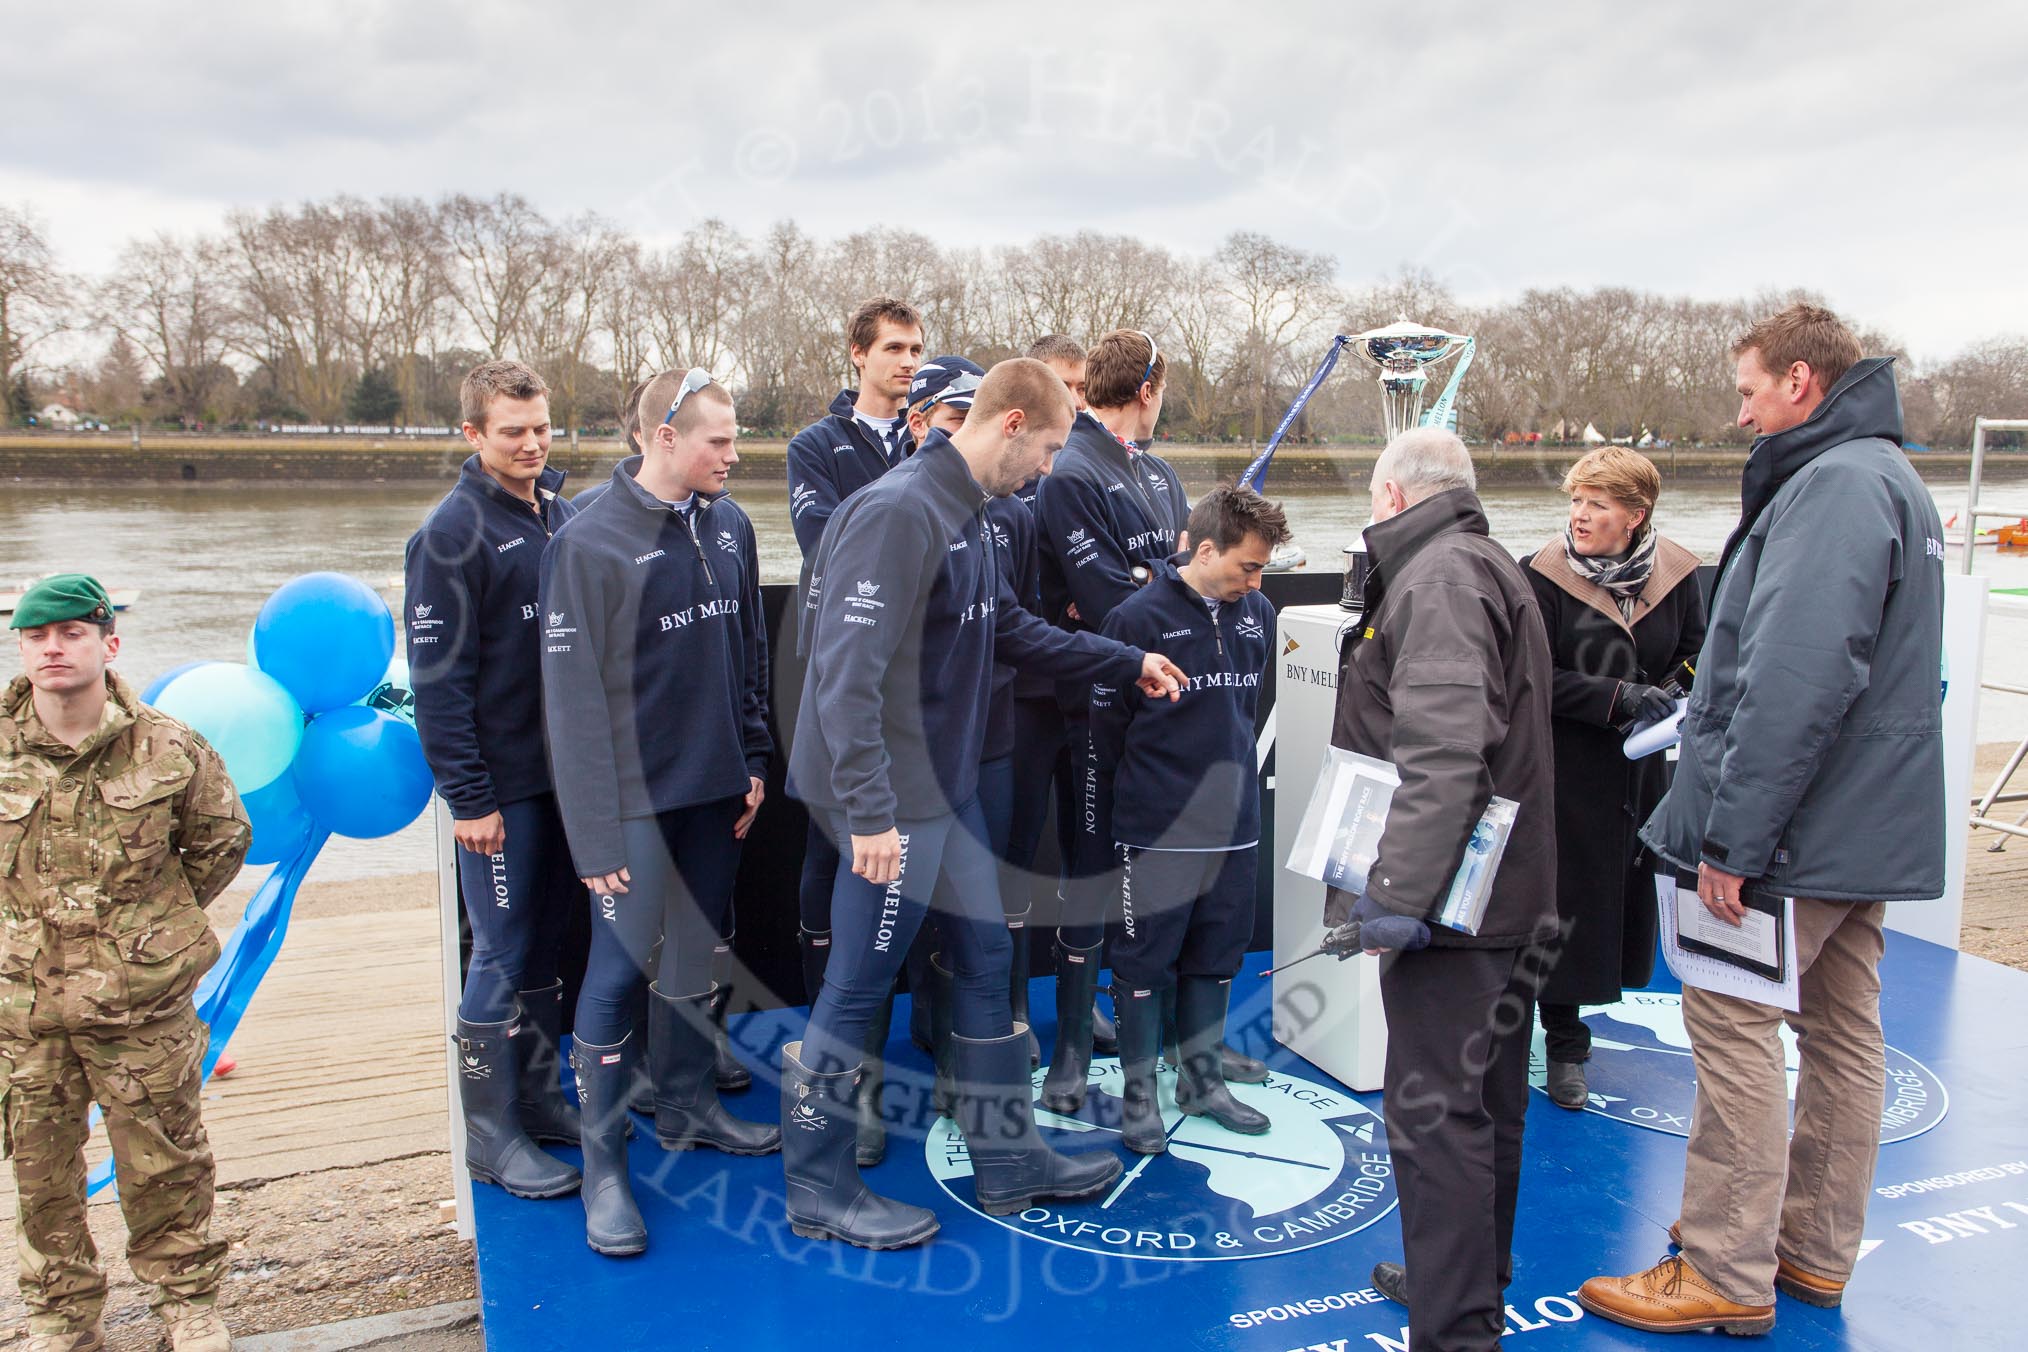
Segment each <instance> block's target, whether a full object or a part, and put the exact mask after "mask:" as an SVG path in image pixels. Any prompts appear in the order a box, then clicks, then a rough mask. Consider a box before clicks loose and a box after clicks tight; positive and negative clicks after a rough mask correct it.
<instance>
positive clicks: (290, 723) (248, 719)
mask: <svg viewBox="0 0 2028 1352" xmlns="http://www.w3.org/2000/svg"><path fill="white" fill-rule="evenodd" d="M154 705H155V707H156V708H157V709H160V710H161V711H162V712H163V713H165V714H168V715H169V716H170V717H171V718H174V719H177V720H179V721H180V722H184V723H188V724H189V725H190V726H191V727H193V728H195V729H197V730H198V731H199V732H201V733H203V734H204V740H205V741H207V742H210V743H211V745H212V746H213V748H215V749H216V750H217V752H218V754H219V755H220V756H222V757H224V758H225V769H226V773H227V774H229V775H231V776H232V783H233V787H234V788H236V789H238V790H239V792H240V795H241V796H242V797H244V796H245V795H247V794H249V793H252V792H253V791H254V790H255V789H260V788H265V787H266V786H267V785H269V784H272V783H274V782H275V780H276V779H278V778H280V777H281V774H282V772H283V771H284V770H286V769H288V768H289V762H290V761H292V760H294V759H295V758H296V747H297V746H298V745H299V744H300V743H301V742H302V740H303V710H302V707H301V706H300V705H298V704H297V703H296V701H295V699H294V698H293V697H292V696H290V694H289V692H288V691H287V690H284V689H283V688H282V687H281V685H280V684H279V683H278V682H276V681H275V679H274V678H273V677H271V676H268V675H266V674H264V673H262V672H258V671H255V670H254V669H253V668H251V667H243V666H241V665H240V664H239V663H237V662H206V663H203V664H202V665H200V666H196V667H193V668H191V669H190V670H189V671H186V672H184V673H183V674H182V675H180V676H178V677H177V678H176V679H175V680H173V681H171V682H169V684H167V685H165V686H163V687H162V691H161V693H160V694H158V695H157V696H156V697H155V699H154Z"/></svg>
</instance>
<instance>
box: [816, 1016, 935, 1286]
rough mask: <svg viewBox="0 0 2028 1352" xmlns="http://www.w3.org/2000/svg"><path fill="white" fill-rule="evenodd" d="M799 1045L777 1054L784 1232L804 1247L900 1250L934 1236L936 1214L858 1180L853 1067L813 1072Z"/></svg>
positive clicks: (857, 1076)
mask: <svg viewBox="0 0 2028 1352" xmlns="http://www.w3.org/2000/svg"><path fill="white" fill-rule="evenodd" d="M802 1055H803V1044H802V1043H800V1042H790V1043H786V1044H784V1045H783V1047H782V1175H783V1179H784V1181H785V1182H786V1184H787V1192H788V1210H789V1228H790V1229H791V1230H793V1231H794V1232H795V1233H797V1234H799V1235H801V1236H803V1237H804V1238H805V1239H836V1240H841V1241H843V1242H844V1243H847V1244H856V1245H858V1246H859V1247H860V1248H862V1249H905V1248H907V1247H909V1246H910V1245H912V1244H920V1243H922V1242H923V1241H924V1240H926V1239H928V1238H929V1237H930V1236H932V1235H934V1234H935V1233H936V1232H937V1217H936V1213H935V1212H933V1211H929V1210H927V1209H925V1208H923V1207H919V1206H910V1205H909V1204H908V1203H906V1202H897V1201H895V1200H894V1199H893V1198H891V1197H882V1196H881V1195H880V1194H879V1193H877V1192H875V1191H873V1189H871V1188H869V1187H867V1186H866V1184H865V1182H864V1180H862V1179H861V1178H860V1177H859V1165H858V1163H857V1161H856V1160H855V1159H854V1155H855V1153H856V1150H857V1141H858V1133H857V1132H856V1131H855V1130H854V1128H853V1124H852V1118H853V1106H854V1104H855V1102H856V1100H857V1095H856V1093H855V1085H856V1083H857V1081H858V1079H859V1067H857V1066H851V1067H849V1068H846V1069H842V1070H835V1071H826V1072H825V1073H823V1074H817V1073H815V1072H813V1071H812V1070H811V1069H810V1068H809V1067H807V1066H805V1065H804V1064H803V1062H802Z"/></svg>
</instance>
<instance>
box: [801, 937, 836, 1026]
mask: <svg viewBox="0 0 2028 1352" xmlns="http://www.w3.org/2000/svg"><path fill="white" fill-rule="evenodd" d="M796 948H797V950H798V951H799V952H800V953H801V954H802V957H803V1003H804V1004H806V1005H808V1006H810V1008H812V1009H815V1008H816V1007H817V995H818V993H819V992H821V991H822V990H823V989H824V969H825V968H826V967H827V966H829V965H830V962H831V931H829V930H807V929H798V930H797V931H796Z"/></svg>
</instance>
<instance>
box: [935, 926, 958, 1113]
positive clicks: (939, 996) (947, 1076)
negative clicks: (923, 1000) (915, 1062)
mask: <svg viewBox="0 0 2028 1352" xmlns="http://www.w3.org/2000/svg"><path fill="white" fill-rule="evenodd" d="M930 995H931V1007H930V1015H931V1017H930V1042H931V1044H932V1045H933V1047H934V1048H935V1050H934V1051H932V1052H931V1057H932V1059H934V1061H935V1062H936V1079H935V1080H934V1081H933V1082H932V1084H931V1086H930V1107H932V1108H934V1109H936V1114H937V1116H938V1117H953V1116H956V1114H957V1111H958V1052H957V1048H956V1047H955V1046H954V1045H953V1044H952V1042H951V1034H952V1032H953V1031H954V1030H953V1028H952V1027H951V1022H952V1019H953V1017H954V1016H955V1015H956V1013H957V1004H956V1001H957V983H956V982H955V981H953V980H952V979H951V969H950V968H949V967H946V966H945V965H944V955H943V954H941V953H938V954H935V955H934V956H932V957H931V958H930Z"/></svg>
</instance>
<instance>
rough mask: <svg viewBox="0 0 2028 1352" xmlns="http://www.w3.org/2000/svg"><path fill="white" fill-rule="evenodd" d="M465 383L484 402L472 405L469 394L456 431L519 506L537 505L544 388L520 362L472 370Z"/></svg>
mask: <svg viewBox="0 0 2028 1352" xmlns="http://www.w3.org/2000/svg"><path fill="white" fill-rule="evenodd" d="M474 377H477V378H478V379H477V380H476V381H475V380H474ZM466 384H467V385H468V386H473V387H474V388H476V389H477V390H478V391H480V393H479V399H480V400H482V401H483V402H480V403H478V405H477V407H473V406H472V405H473V403H474V401H473V399H472V398H471V397H470V391H468V392H467V398H466V400H465V403H466V408H465V409H464V415H465V421H464V424H463V426H462V427H461V428H460V430H461V431H463V432H464V434H465V441H466V442H467V444H469V445H470V446H471V448H472V449H473V450H474V451H477V452H478V453H479V466H480V468H482V469H484V470H485V471H486V473H487V474H489V475H491V476H492V478H493V479H494V481H495V482H497V483H498V484H499V485H500V486H501V487H502V488H504V489H506V490H507V491H508V492H510V493H512V494H513V495H514V496H515V497H517V498H520V499H521V500H522V501H523V502H533V501H535V483H536V480H538V479H540V478H541V477H542V471H543V469H544V468H545V467H547V466H548V464H549V439H550V426H549V390H548V388H547V387H546V386H545V385H543V383H542V378H541V377H540V376H537V375H536V374H535V373H534V372H533V371H530V370H529V369H528V368H527V367H525V366H522V365H521V364H520V363H518V362H492V363H488V364H487V365H485V366H481V367H477V368H474V370H473V372H472V376H468V377H467V378H466Z"/></svg>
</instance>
